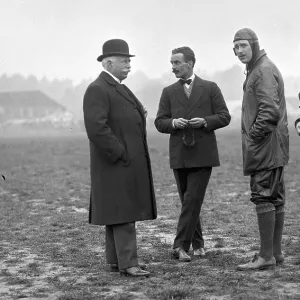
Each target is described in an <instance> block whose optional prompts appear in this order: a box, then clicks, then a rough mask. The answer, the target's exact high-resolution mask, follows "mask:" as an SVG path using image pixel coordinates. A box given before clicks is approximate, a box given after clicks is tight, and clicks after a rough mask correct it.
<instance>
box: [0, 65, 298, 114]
mask: <svg viewBox="0 0 300 300" xmlns="http://www.w3.org/2000/svg"><path fill="white" fill-rule="evenodd" d="M195 73H196V74H197V75H199V76H200V77H202V78H203V79H207V80H212V81H215V82H216V83H217V84H218V86H219V87H220V88H221V90H222V93H223V95H224V98H225V99H226V101H231V100H241V99H242V85H243V81H244V80H245V75H244V74H243V73H244V70H243V69H242V67H241V66H238V65H234V66H232V67H231V68H229V69H227V70H223V71H217V72H215V73H213V74H208V73H206V72H205V71H202V70H199V69H198V70H196V72H195ZM284 79H285V90H286V95H290V96H295V95H296V94H297V92H298V91H299V89H300V76H299V77H285V78H284ZM92 80H93V79H92V78H89V79H85V80H83V81H82V82H80V83H79V84H76V85H75V84H74V83H73V81H72V80H71V79H54V80H49V79H47V78H46V77H43V78H41V79H37V78H36V77H35V76H34V75H29V76H27V77H26V76H23V75H21V74H13V75H10V76H8V75H6V74H3V75H1V76H0V91H7V90H40V91H42V92H44V93H45V94H47V95H48V96H50V97H51V98H52V99H54V100H55V101H57V102H58V103H60V104H62V105H64V106H65V107H66V108H67V109H68V110H69V111H70V112H72V113H73V114H74V116H75V117H76V118H77V119H82V117H83V116H82V98H83V95H84V92H85V90H86V88H87V86H88V84H89V83H90V82H91V81H92ZM175 81H176V78H175V76H174V74H173V73H171V72H167V73H164V74H162V76H161V77H160V78H155V79H152V78H149V77H148V76H147V75H146V74H145V73H143V72H142V71H137V72H135V73H132V74H130V75H129V77H128V79H127V80H126V81H125V82H124V83H125V84H126V85H128V86H129V87H130V88H131V89H132V91H133V92H134V93H135V94H136V95H137V97H138V98H139V99H140V100H141V101H142V102H143V104H144V105H145V106H146V107H147V109H148V111H149V114H150V115H152V116H153V115H155V113H156V110H157V106H158V101H159V98H160V95H161V92H162V89H163V88H164V87H165V86H167V85H169V84H171V83H173V82H175Z"/></svg>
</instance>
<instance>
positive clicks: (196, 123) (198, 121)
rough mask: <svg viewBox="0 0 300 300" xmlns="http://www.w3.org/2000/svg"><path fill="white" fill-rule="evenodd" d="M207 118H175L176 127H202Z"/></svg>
mask: <svg viewBox="0 0 300 300" xmlns="http://www.w3.org/2000/svg"><path fill="white" fill-rule="evenodd" d="M204 122H205V120H204V119H203V118H193V119H191V120H186V119H184V118H179V119H174V126H175V128H180V129H183V128H186V127H187V126H191V127H192V128H200V127H203V126H204Z"/></svg>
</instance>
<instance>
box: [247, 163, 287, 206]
mask: <svg viewBox="0 0 300 300" xmlns="http://www.w3.org/2000/svg"><path fill="white" fill-rule="evenodd" d="M283 177H284V167H279V168H275V169H271V170H263V171H260V172H257V173H255V174H252V175H251V178H250V188H251V199H250V200H251V201H252V202H253V203H254V204H256V205H258V204H266V203H271V204H273V205H274V206H275V207H276V206H281V205H284V204H285V186H284V178H283Z"/></svg>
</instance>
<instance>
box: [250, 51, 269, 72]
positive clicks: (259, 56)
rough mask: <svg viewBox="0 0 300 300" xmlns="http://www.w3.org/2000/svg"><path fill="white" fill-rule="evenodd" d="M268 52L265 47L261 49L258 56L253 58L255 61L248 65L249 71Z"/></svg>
mask: <svg viewBox="0 0 300 300" xmlns="http://www.w3.org/2000/svg"><path fill="white" fill-rule="evenodd" d="M266 55H267V53H266V51H265V50H264V49H262V50H260V51H259V52H258V54H257V56H256V58H255V59H254V60H253V62H251V63H250V64H248V65H247V71H248V73H249V72H251V71H252V70H253V69H254V67H255V66H256V64H257V63H258V61H259V60H260V59H261V58H262V57H263V56H266Z"/></svg>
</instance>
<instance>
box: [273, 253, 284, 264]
mask: <svg viewBox="0 0 300 300" xmlns="http://www.w3.org/2000/svg"><path fill="white" fill-rule="evenodd" d="M274 257H275V259H276V265H282V264H283V262H284V256H283V254H277V255H276V254H274Z"/></svg>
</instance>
